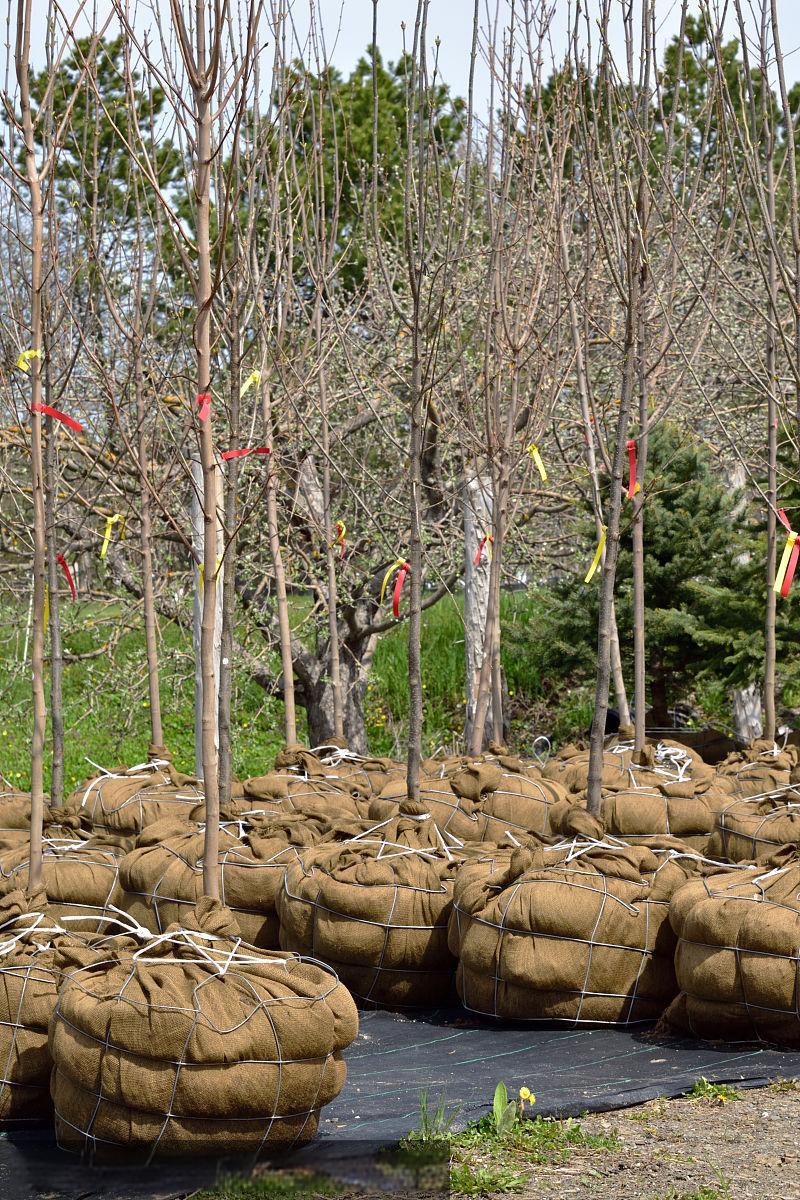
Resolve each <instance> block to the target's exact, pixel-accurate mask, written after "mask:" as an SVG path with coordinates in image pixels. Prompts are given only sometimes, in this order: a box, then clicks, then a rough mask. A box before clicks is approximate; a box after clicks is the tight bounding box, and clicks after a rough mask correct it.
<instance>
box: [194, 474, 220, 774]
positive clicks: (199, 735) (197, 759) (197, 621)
mask: <svg viewBox="0 0 800 1200" xmlns="http://www.w3.org/2000/svg"><path fill="white" fill-rule="evenodd" d="M218 494H221V493H219V492H218ZM202 495H203V468H202V465H201V463H200V459H199V457H195V458H193V459H192V488H191V500H190V512H191V518H192V547H193V549H194V552H195V554H196V555H197V557H198V558H199V560H200V562H202V561H203V505H202ZM222 548H223V543H222V527H221V525H219V523H218V525H217V554H218V555H220V556H221V554H222ZM223 571H224V567H223V566H222V565H220V569H219V572H218V574H217V593H216V610H215V612H214V679H215V682H216V691H217V694H216V696H215V700H214V707H215V709H216V710H217V711H218V710H219V666H220V655H221V654H222V591H223V589H222V577H223ZM199 583H200V578H199V574H198V570H197V567H196V566H195V568H194V602H193V609H192V649H193V650H194V770H195V774H196V775H197V776H198V778H201V779H202V777H203V675H202V667H201V663H200V633H201V629H200V627H201V622H202V618H203V597H202V590H201V588H200V586H199ZM214 744H215V745H216V747H217V749H219V728H217V729H216V730H215V733H214Z"/></svg>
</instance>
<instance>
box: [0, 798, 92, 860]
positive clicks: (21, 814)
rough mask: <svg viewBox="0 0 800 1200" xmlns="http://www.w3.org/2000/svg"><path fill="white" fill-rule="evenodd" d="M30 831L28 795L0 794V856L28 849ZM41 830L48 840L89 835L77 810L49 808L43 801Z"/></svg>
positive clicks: (85, 819) (82, 817) (86, 821)
mask: <svg viewBox="0 0 800 1200" xmlns="http://www.w3.org/2000/svg"><path fill="white" fill-rule="evenodd" d="M30 828H31V796H30V792H3V793H0V854H3V853H5V851H6V850H14V849H16V848H18V847H19V846H27V844H28V842H29V840H30ZM42 828H43V832H44V834H45V836H46V837H49V838H75V837H78V836H88V835H89V834H90V833H91V828H90V822H89V821H88V819H87V818H86V817H85V816H84V815H83V814H82V813H81V812H80V811H79V810H77V809H74V808H70V807H68V806H67V805H64V806H62V807H60V808H54V807H52V806H51V805H50V804H49V803H48V802H47V801H45V804H44V808H43V811H42Z"/></svg>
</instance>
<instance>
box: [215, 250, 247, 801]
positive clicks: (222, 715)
mask: <svg viewBox="0 0 800 1200" xmlns="http://www.w3.org/2000/svg"><path fill="white" fill-rule="evenodd" d="M235 242H236V244H237V245H238V239H235ZM233 269H234V271H236V270H237V269H238V267H237V265H236V264H234V268H233ZM231 307H232V329H231V338H230V368H231V389H230V437H229V448H230V449H231V450H238V448H239V405H240V390H241V330H240V328H239V290H238V286H235V287H234V295H233V300H232V306H231ZM238 488H239V459H238V458H231V459H230V460H229V461H228V471H227V478H226V480H225V511H224V517H223V530H224V539H225V573H224V575H223V581H222V587H221V588H220V591H221V592H222V621H221V624H220V658H219V702H218V703H219V707H218V723H219V797H220V804H226V803H227V802H228V800H229V799H230V795H231V781H232V779H233V739H232V732H231V691H232V685H233V640H234V639H233V634H234V622H235V615H236V550H237V541H238V538H237V523H238V513H237V502H236V501H237V495H238Z"/></svg>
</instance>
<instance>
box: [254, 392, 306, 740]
mask: <svg viewBox="0 0 800 1200" xmlns="http://www.w3.org/2000/svg"><path fill="white" fill-rule="evenodd" d="M261 419H262V423H263V428H264V440H265V442H266V444H267V445H268V446H271V447H272V450H273V453H272V454H270V455H268V458H267V495H266V509H267V533H268V536H269V549H270V556H271V558H272V570H273V572H274V574H275V604H276V607H277V610H278V633H279V639H280V648H281V668H282V672H283V709H284V733H285V737H286V744H287V746H292V745H294V744H295V743H296V742H297V710H296V706H295V695H294V657H293V654H292V627H291V622H290V620H289V599H288V596H287V594H286V572H285V570H284V566H283V553H282V551H281V539H280V531H279V526H278V497H277V490H278V475H277V471H276V467H275V453H274V449H275V448H274V446H273V444H272V434H273V429H272V402H271V396H270V390H269V383H268V382H266V383H264V384H263V385H262V388H261ZM317 744H319V743H317Z"/></svg>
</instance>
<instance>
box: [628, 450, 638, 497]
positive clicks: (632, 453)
mask: <svg viewBox="0 0 800 1200" xmlns="http://www.w3.org/2000/svg"><path fill="white" fill-rule="evenodd" d="M627 445H628V499H629V500H632V499H633V497H634V496H635V495H636V493H637V492H638V491H639V485H638V483H637V482H636V442H635V441H634V440H633V438H628V443H627Z"/></svg>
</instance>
